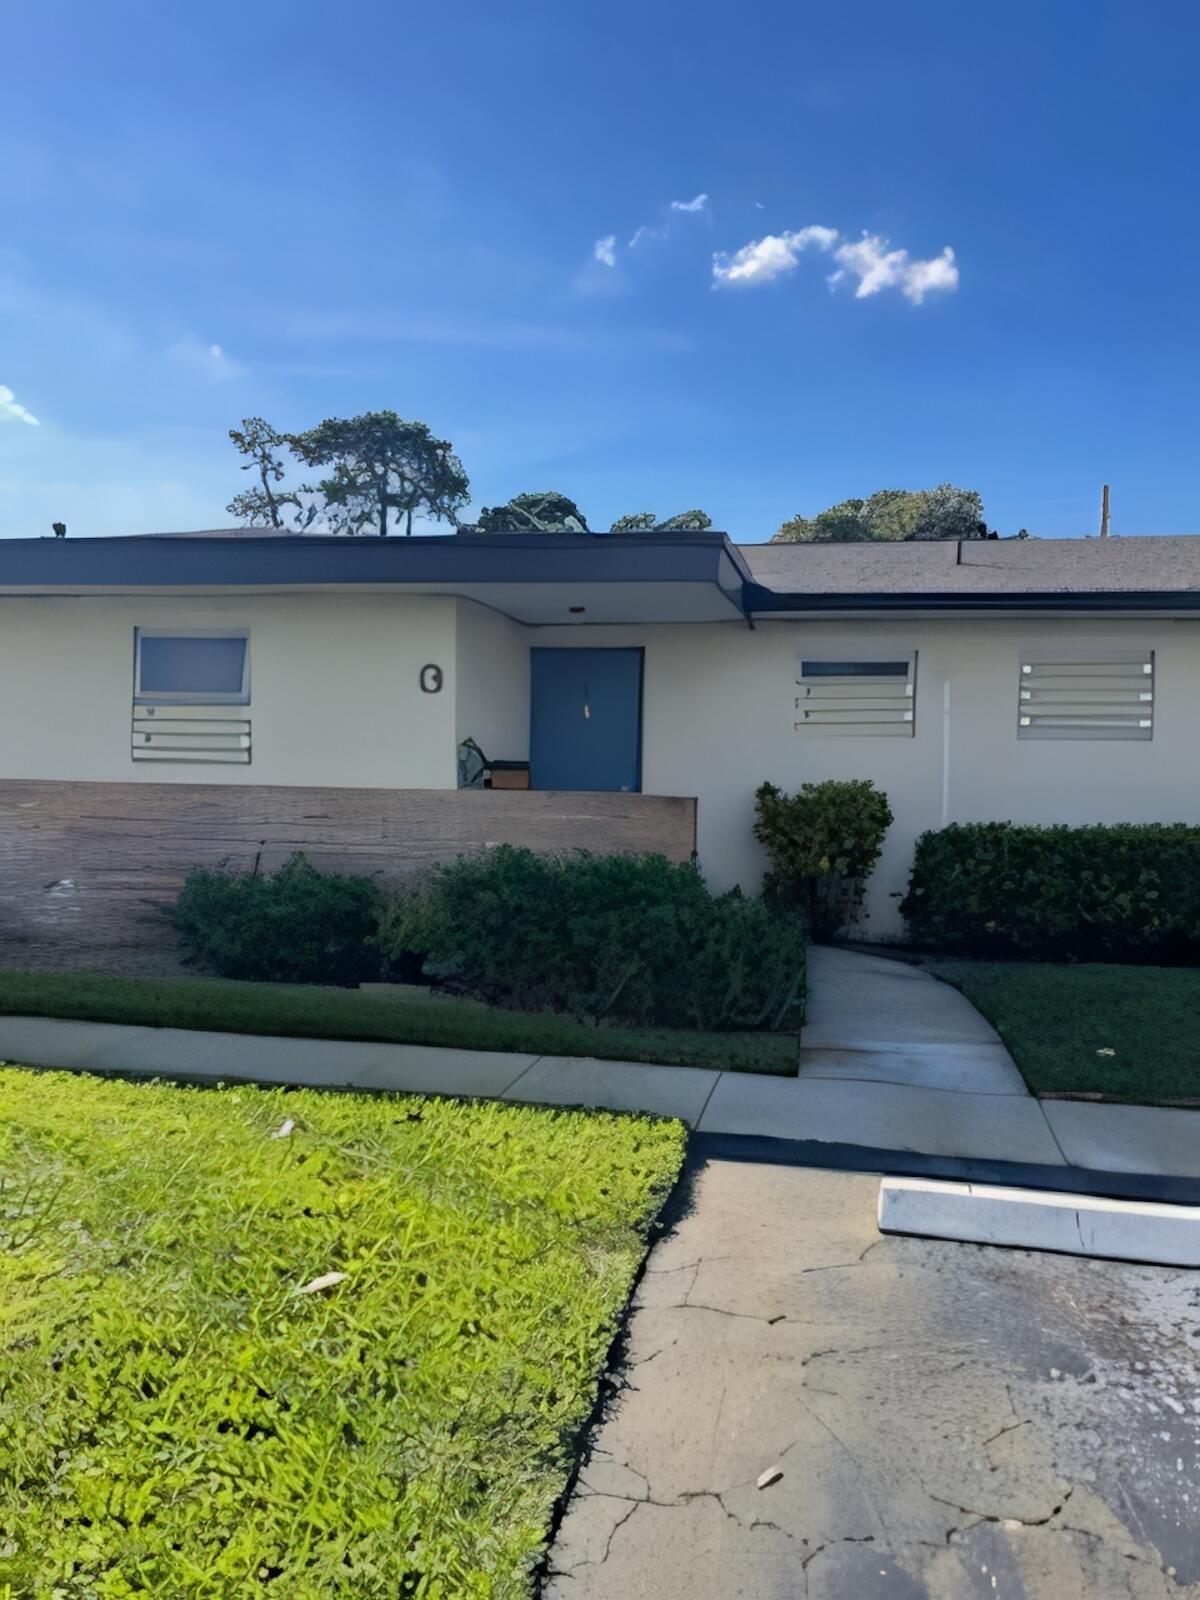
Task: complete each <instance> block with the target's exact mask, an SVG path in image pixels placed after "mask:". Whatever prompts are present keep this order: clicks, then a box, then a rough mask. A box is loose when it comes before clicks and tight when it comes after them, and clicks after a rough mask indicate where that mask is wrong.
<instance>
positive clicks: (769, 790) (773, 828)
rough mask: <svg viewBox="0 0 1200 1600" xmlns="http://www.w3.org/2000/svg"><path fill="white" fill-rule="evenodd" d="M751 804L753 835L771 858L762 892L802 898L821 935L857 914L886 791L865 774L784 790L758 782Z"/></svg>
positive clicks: (876, 847) (786, 900)
mask: <svg viewBox="0 0 1200 1600" xmlns="http://www.w3.org/2000/svg"><path fill="white" fill-rule="evenodd" d="M754 805H755V813H756V821H755V824H754V837H755V838H756V839H757V840H758V841H759V843H760V844H761V845H762V846H763V847H764V848H765V849H766V852H767V856H768V857H769V859H770V863H771V866H770V870H769V872H768V874H767V877H766V881H765V882H764V884H763V893H764V895H765V896H766V898H767V899H768V900H769V901H771V902H773V903H775V904H776V905H781V906H788V905H797V906H800V907H801V908H802V909H803V910H804V911H805V912H806V914H807V916H808V917H809V919H810V921H811V923H812V929H813V932H814V933H815V934H817V935H818V936H820V937H825V938H829V937H832V935H833V934H835V933H837V932H838V930H839V929H840V928H842V927H844V926H845V925H846V924H847V923H848V922H853V921H855V920H856V919H857V918H858V916H859V915H860V914H861V911H862V902H863V894H864V892H865V889H866V881H867V879H868V878H869V877H870V875H871V872H872V870H873V869H874V866H875V863H876V862H877V861H878V860H879V852H880V850H881V849H882V848H883V837H884V834H885V833H886V832H887V830H888V828H889V826H890V825H891V821H892V812H891V807H890V806H889V805H888V802H887V796H886V795H885V794H882V793H881V792H880V791H879V790H878V789H877V788H876V787H875V785H874V784H873V783H872V782H871V780H870V779H869V778H851V779H846V780H838V779H835V778H829V779H826V780H825V782H823V783H805V784H802V785H801V786H800V791H799V793H798V794H790V795H789V794H784V793H783V792H782V790H780V789H778V788H776V786H775V785H774V784H773V783H764V784H763V785H762V787H761V788H760V789H759V790H758V792H757V794H756V795H755V797H754Z"/></svg>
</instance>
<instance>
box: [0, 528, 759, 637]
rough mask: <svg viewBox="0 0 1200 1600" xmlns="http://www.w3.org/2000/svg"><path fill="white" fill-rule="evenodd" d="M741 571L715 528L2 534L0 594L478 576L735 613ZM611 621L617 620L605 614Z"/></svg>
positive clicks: (400, 583) (361, 585)
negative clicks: (377, 535)
mask: <svg viewBox="0 0 1200 1600" xmlns="http://www.w3.org/2000/svg"><path fill="white" fill-rule="evenodd" d="M749 581H750V573H749V569H748V568H747V566H746V564H745V561H744V559H743V557H742V555H741V552H740V551H739V550H738V549H737V548H736V547H735V546H734V545H733V544H731V543H730V541H729V540H728V539H727V538H726V537H725V535H724V534H712V533H688V534H655V535H652V536H647V537H637V536H633V535H627V534H621V535H607V534H604V535H592V534H486V535H470V534H466V535H463V534H459V535H451V536H449V537H433V538H420V539H411V540H410V539H403V538H391V539H354V540H348V539H345V538H311V537H305V538H295V539H279V538H264V539H253V538H250V539H236V540H223V539H211V540H205V539H186V538H180V539H171V538H168V537H164V538H155V539H142V538H135V537H131V538H118V539H79V540H73V541H71V542H70V543H67V542H66V541H62V540H54V539H22V540H0V594H7V595H39V594H40V595H78V596H85V595H88V594H109V595H112V594H127V593H132V594H146V593H159V594H161V593H209V594H211V593H216V592H221V593H230V592H239V591H247V590H249V591H254V592H258V593H263V592H271V591H274V592H288V593H295V592H297V591H303V590H330V591H340V592H346V591H347V590H355V591H359V592H361V591H363V590H383V591H387V590H403V591H407V592H409V593H419V592H425V593H433V594H441V595H446V594H450V595H453V594H455V593H460V594H463V595H467V596H468V597H469V596H470V594H471V592H472V590H473V589H477V588H478V586H480V585H487V586H489V587H491V588H504V589H505V590H507V591H508V592H509V593H511V594H513V595H515V594H516V593H517V592H518V591H519V590H521V589H522V588H524V589H526V590H529V589H536V588H539V587H541V586H544V585H559V586H562V585H572V586H579V587H581V588H583V587H586V586H587V585H590V584H603V585H605V586H612V585H624V584H628V585H632V586H640V587H642V588H643V589H645V588H646V587H647V586H656V587H658V588H660V589H663V590H665V589H669V588H670V587H671V586H676V585H692V586H695V585H711V586H712V590H713V592H714V601H715V602H716V604H715V607H714V611H715V613H716V614H717V615H721V616H726V617H729V618H732V619H737V618H740V617H742V616H743V614H744V613H743V607H742V599H743V594H744V592H745V588H746V585H747V583H748V582H749ZM612 620H619V619H618V618H613V619H612Z"/></svg>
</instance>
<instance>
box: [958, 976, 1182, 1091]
mask: <svg viewBox="0 0 1200 1600" xmlns="http://www.w3.org/2000/svg"><path fill="white" fill-rule="evenodd" d="M930 970H931V971H932V972H933V973H934V974H935V976H937V977H939V978H944V979H946V980H947V982H949V983H952V984H954V985H955V987H956V988H959V989H961V990H962V992H963V993H964V994H965V995H966V997H967V999H968V1000H970V1001H971V1003H972V1004H973V1005H975V1006H977V1007H978V1009H979V1010H980V1011H982V1013H983V1015H984V1016H985V1017H986V1018H987V1019H988V1021H989V1022H990V1023H991V1024H992V1026H993V1027H994V1028H995V1029H996V1031H997V1032H998V1033H999V1035H1000V1037H1001V1038H1002V1039H1003V1040H1004V1042H1005V1044H1006V1045H1007V1046H1008V1048H1009V1049H1010V1050H1011V1051H1012V1054H1013V1058H1014V1060H1015V1061H1016V1063H1017V1065H1018V1067H1020V1069H1021V1071H1022V1073H1023V1074H1024V1076H1025V1081H1026V1082H1027V1083H1028V1084H1029V1087H1030V1088H1031V1089H1032V1090H1033V1092H1034V1093H1035V1094H1064V1093H1071V1094H1102V1095H1104V1096H1106V1097H1110V1098H1112V1099H1115V1100H1132V1101H1139V1102H1141V1103H1143V1104H1147V1105H1153V1104H1156V1103H1160V1104H1161V1103H1164V1102H1168V1101H1179V1100H1200V971H1197V970H1195V969H1194V968H1185V967H1126V966H1107V965H1100V964H1088V965H1081V966H1059V965H1054V964H1052V963H1050V962H993V961H939V962H936V963H934V964H933V965H932V966H931V968H930ZM1109 1051H1111V1052H1112V1054H1108V1053H1107V1052H1109ZM1101 1052H1105V1053H1104V1054H1101Z"/></svg>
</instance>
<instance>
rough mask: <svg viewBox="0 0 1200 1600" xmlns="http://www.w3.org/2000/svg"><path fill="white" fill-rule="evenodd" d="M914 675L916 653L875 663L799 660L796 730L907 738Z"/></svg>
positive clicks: (912, 713) (911, 722) (912, 723)
mask: <svg viewBox="0 0 1200 1600" xmlns="http://www.w3.org/2000/svg"><path fill="white" fill-rule="evenodd" d="M916 673H917V658H916V656H915V654H914V655H911V656H903V657H895V656H893V657H891V658H890V659H888V660H878V661H832V660H817V659H812V658H801V660H800V661H799V662H798V664H797V671H796V683H797V685H798V687H799V693H798V694H797V696H796V724H795V725H796V732H797V733H802V734H804V735H806V736H807V737H814V736H819V735H822V734H830V735H840V736H842V737H847V736H849V737H854V736H859V737H867V738H870V737H887V738H901V739H911V738H912V736H913V729H914V727H915V720H914V719H915V712H916Z"/></svg>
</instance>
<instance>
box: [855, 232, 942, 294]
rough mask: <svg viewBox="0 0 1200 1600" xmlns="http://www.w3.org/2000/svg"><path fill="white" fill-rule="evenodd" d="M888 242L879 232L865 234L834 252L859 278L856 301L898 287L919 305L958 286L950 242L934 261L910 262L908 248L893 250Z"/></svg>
mask: <svg viewBox="0 0 1200 1600" xmlns="http://www.w3.org/2000/svg"><path fill="white" fill-rule="evenodd" d="M888 243H889V241H888V240H887V239H881V238H880V237H879V235H878V234H870V233H864V234H863V236H862V238H861V239H856V240H854V241H853V243H849V242H848V243H846V244H843V245H839V246H838V248H837V249H836V250H835V251H834V252H833V254H834V259H835V260H836V261H838V262H840V264H841V266H842V268H843V269H844V270H845V271H846V272H848V273H849V274H850V276H851V277H854V278H857V279H858V286H857V288H856V289H855V291H854V298H855V299H856V300H866V299H868V298H869V296H871V295H873V294H878V293H879V291H880V290H881V289H895V288H898V289H899V290H900V293H901V294H902V295H904V296H905V298H906V299H908V300H911V301H912V303H913V305H915V306H919V305H920V304H921V302H922V301H923V300H924V299H925V296H926V295H927V294H931V293H933V292H934V291H936V290H952V289H957V288H958V267H957V266H956V265H955V261H954V251H953V250H951V248H950V246H949V245H947V246H946V248H945V249H944V250H943V251H942V253H941V255H940V256H935V257H934V258H933V259H932V260H931V261H911V260H910V259H909V255H908V251H907V250H890V249H889V248H888Z"/></svg>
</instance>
